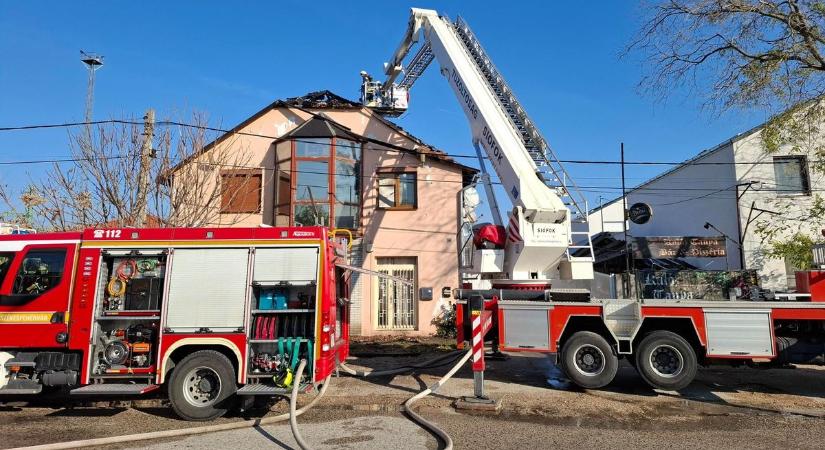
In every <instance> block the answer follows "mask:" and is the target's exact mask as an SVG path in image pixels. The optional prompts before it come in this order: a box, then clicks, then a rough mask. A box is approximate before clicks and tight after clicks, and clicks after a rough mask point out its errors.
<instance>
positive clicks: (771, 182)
mask: <svg viewBox="0 0 825 450" xmlns="http://www.w3.org/2000/svg"><path fill="white" fill-rule="evenodd" d="M761 132H762V126H761V125H760V126H758V127H756V128H753V129H751V130H750V131H748V132H746V133H742V134H739V135H737V136H735V137H733V138H731V139H729V140H728V141H726V142H723V143H721V144H719V145H717V146H716V147H713V148H711V149H709V150H705V151H703V152H701V153H699V154H698V155H696V156H695V157H693V158H691V159H689V160H687V161H685V162H684V163H683V164H681V165H679V166H675V167H673V168H672V169H670V170H668V171H666V172H664V173H662V174H661V175H659V176H657V177H655V178H652V179H650V180H648V181H646V182H644V183H642V184H640V185H639V186H637V187H635V188H632V189H629V190H628V193H627V206H628V207H630V206H631V205H633V204H635V203H646V204H648V205H649V206H650V207H651V208H652V213H653V214H652V217H651V218H650V220H649V221H648V222H647V223H644V224H641V225H639V224H636V223H633V222H630V221H628V222H627V224H628V235H629V236H630V237H631V238H638V237H649V236H680V237H681V236H714V237H718V236H720V235H721V234H722V233H724V235H727V237H728V238H727V239H726V249H727V257H724V258H681V260H683V261H684V262H687V263H688V264H691V265H693V266H695V267H697V268H700V269H704V270H726V269H729V270H740V269H748V270H756V271H757V273H758V275H759V278H760V281H761V284H762V287H763V288H765V289H774V290H785V289H793V288H794V287H795V286H794V285H795V283H794V269H793V268H792V267H789V266H788V264H786V262H785V261H783V260H779V259H773V258H768V257H767V256H766V254H765V252H766V249H767V244H766V243H763V242H762V239H761V237H760V236H759V235H758V234H757V233H756V232H755V228H756V221H757V220H760V221H761V220H766V219H767V220H771V219H772V218H773V217H774V213H779V214H783V215H788V216H789V217H792V216H794V215H799V213H800V212H801V211H803V210H805V209H806V208H810V207H811V205H812V202H813V196H812V192H817V191H820V190H823V189H825V179H823V177H822V176H821V174H817V173H814V172H811V171H809V168H808V161H807V157H806V155H804V154H800V153H793V152H792V151H791V150H790V149H789V148H781V149H780V150H779V151H777V152H774V153H770V154H768V153H767V152H765V151H764V148H763V146H762V140H761ZM779 197H786V199H787V200H791V201H788V202H784V203H787V204H788V205H787V206H786V207H784V208H782V210H781V211H774V210H775V209H777V206H776V205H775V203H774V202H775V201H776V200H777V199H778V198H779ZM772 200H773V201H772ZM622 210H623V204H622V198H621V197H619V198H617V199H614V200H612V201H610V202H607V203H604V204H602V205H601V206H600V207H597V208H596V209H594V210H592V211H591V212H590V216H589V217H590V228H591V233H592V235H594V236H595V235H598V234H599V233H600V232H607V233H612V234H613V237H615V238H616V239H619V240H623V239H624V237H623V231H624V229H623V223H622V217H623V214H622ZM705 224H710V225H711V226H708V227H707V228H706V227H705ZM714 228H715V229H714ZM808 232H810V233H812V232H813V231H808ZM811 237H813V238H816V237H817V236H811ZM740 243H741V244H740Z"/></svg>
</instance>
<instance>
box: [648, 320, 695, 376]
mask: <svg viewBox="0 0 825 450" xmlns="http://www.w3.org/2000/svg"><path fill="white" fill-rule="evenodd" d="M696 368H697V363H696V352H694V351H693V347H691V345H690V344H689V343H688V342H687V341H686V340H685V339H684V338H683V337H682V336H679V335H678V334H676V333H673V332H670V331H654V332H652V333H650V334H648V335H647V336H645V338H644V339H642V342H641V343H639V346H638V347H637V351H636V369H637V370H638V371H639V375H641V376H642V378H644V380H645V381H646V382H647V383H648V384H649V385H651V386H653V387H654V388H657V389H666V390H669V391H676V390H679V389H682V388H684V387H686V386H687V385H689V384H690V383H691V382H692V381H693V377H695V376H696Z"/></svg>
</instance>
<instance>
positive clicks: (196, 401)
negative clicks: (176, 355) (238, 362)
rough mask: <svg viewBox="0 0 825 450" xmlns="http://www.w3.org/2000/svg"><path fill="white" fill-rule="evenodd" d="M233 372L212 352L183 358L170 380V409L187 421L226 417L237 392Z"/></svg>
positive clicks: (202, 351) (230, 364)
mask: <svg viewBox="0 0 825 450" xmlns="http://www.w3.org/2000/svg"><path fill="white" fill-rule="evenodd" d="M237 389H238V388H237V385H236V384H235V369H233V368H232V363H231V362H230V361H229V359H228V358H227V357H226V356H224V355H222V354H220V353H219V352H216V351H214V350H201V351H197V352H195V353H192V354H191V355H189V356H187V357H185V358H183V360H182V361H181V362H180V363H178V364H177V365H176V366H175V369H174V370H173V371H172V376H171V377H170V378H169V401H170V403H171V404H172V409H174V410H175V412H176V413H177V414H178V416H180V417H181V418H183V419H186V420H198V421H199V420H211V419H215V418H217V417H221V416H222V415H224V414H226V411H228V410H229V409H230V408H231V406H232V405H230V403H231V401H232V399H233V398H234V394H235V391H236V390H237Z"/></svg>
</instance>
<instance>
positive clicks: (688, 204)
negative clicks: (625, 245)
mask: <svg viewBox="0 0 825 450" xmlns="http://www.w3.org/2000/svg"><path fill="white" fill-rule="evenodd" d="M696 162H699V163H704V164H703V165H686V166H682V167H680V168H679V169H677V170H675V171H674V172H671V173H669V174H667V175H664V176H663V177H661V178H659V179H655V180H653V181H651V182H648V183H647V184H645V185H644V186H643V187H640V188H638V189H635V190H633V191H632V192H630V193H628V195H627V206H628V207H630V206H631V205H633V204H634V203H637V202H641V203H647V204H648V205H650V207H651V208H652V209H653V216H652V217H651V219H650V221H648V222H647V223H645V224H641V225H640V224H636V223H633V222H631V221H628V227H629V228H628V234H629V236H630V237H631V238H634V237H647V236H719V233H718V232H717V231H715V230H713V229H708V230H706V229H705V228H704V224H705V222H710V223H712V224H713V225H714V226H715V227H716V228H718V229H720V230H721V231H722V232H724V233H725V234H727V235H728V236H730V237H731V238H732V239H733V241H730V240H728V241H727V246H726V250H727V255H728V256H727V258H684V260H685V261H686V262H688V263H689V264H692V265H694V266H696V267H699V268H702V269H706V270H725V269H730V270H738V269H739V267H740V265H739V247H738V245H737V242H736V236H738V235H739V232H738V225H737V220H736V194H735V193H734V192H733V190H732V189H733V185H735V184H736V182H735V181H734V180H735V174H734V170H733V167H732V165H731V164H726V163H732V162H733V153H732V146H731V144H725V145H723V146H722V147H720V148H717V149H715V150H713V151H711V152H709V154H708V155H707V156H705V157H703V158H700V159H698V160H697V161H696ZM713 163H722V164H719V165H713ZM623 209H624V208H623V205H622V201H621V199H619V200H618V201H615V202H613V203H610V204H609V205H607V206H606V207H604V208H602V209H600V210H596V211H595V212H593V213H591V214H590V216H589V219H590V227H591V230H593V231H591V232H592V233H594V234H595V233H597V232H599V231H602V229H604V231H609V232H614V233H617V238H618V239H623V238H624V236H623V235H622V232H623V229H622V228H623V225H622V215H623V214H622V211H623ZM602 223H604V227H602Z"/></svg>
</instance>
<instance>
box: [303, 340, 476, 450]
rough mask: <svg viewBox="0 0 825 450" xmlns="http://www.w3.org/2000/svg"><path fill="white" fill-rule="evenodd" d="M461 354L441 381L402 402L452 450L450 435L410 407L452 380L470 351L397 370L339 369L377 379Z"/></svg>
mask: <svg viewBox="0 0 825 450" xmlns="http://www.w3.org/2000/svg"><path fill="white" fill-rule="evenodd" d="M462 353H463V354H464V356H463V357H462V358H461V359H460V360H459V361H458V363H456V364H455V365H454V366H453V367H452V368H451V369H450V371H449V372H447V374H446V375H444V376H443V377H441V379H440V380H438V381H437V382H436V383H435V384H433V385H432V386H430V387H428V388H427V389H424V390H423V391H421V392H419V393H418V394H416V395H414V396H412V397H410V398H409V399H408V400H407V401H406V402H404V412H405V413H407V415H408V416H409V417H410V418H411V419H412V420H414V421H415V422H417V423H418V424H419V425H421V426H422V427H424V428H426V429H428V430H430V431H432V432H433V433H434V434H435V435H436V436H438V437H439V438H440V439H441V440H442V441H444V450H452V448H453V440H452V438H451V437H450V435H449V434H447V432H445V431H444V430H442V429H441V428H439V427H438V426H437V425H436V424H434V423H432V422H430V421H428V420H427V419H425V418H423V417H421V416H420V415H419V414H418V413H416V412H415V411H413V409H412V405H413V404H414V403H415V402H417V401H419V400H421V399H422V398H424V397H426V396H428V395H430V394H432V393H433V392H436V391H437V390H438V389H439V388H440V387H441V386H443V385H444V384H445V383H446V382H447V381H448V380H449V379H450V378H452V377H453V375H455V373H456V372H458V370H459V369H460V368H461V366H463V365H464V364H465V363H466V362H467V360H469V359H470V357H471V356H472V354H473V353H472V350H468V351H466V352H465V351H462V350H459V351H456V352H451V353H448V354H446V355H442V356H439V357H437V358H433V359H431V360H429V361H425V362H423V363H420V364H414V365H409V366H404V367H398V368H395V369H388V370H380V371H369V372H363V371H357V370H355V369H353V368H351V367H349V366H347V365H346V364H344V363H342V364H340V367H341V370H343V371H344V372H345V373H348V374H350V375H354V376H360V377H368V376H370V377H377V376H386V375H396V374H399V373H404V372H409V371H410V370H414V369H423V368H426V367H432V366H435V365H438V363H440V362H442V361H445V360H449V359H450V358H456V357H457V356H459V355H461V354H462ZM293 432H294V430H293ZM296 439H297V436H296ZM302 448H303V447H302ZM304 450H307V449H306V448H304Z"/></svg>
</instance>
